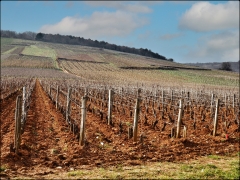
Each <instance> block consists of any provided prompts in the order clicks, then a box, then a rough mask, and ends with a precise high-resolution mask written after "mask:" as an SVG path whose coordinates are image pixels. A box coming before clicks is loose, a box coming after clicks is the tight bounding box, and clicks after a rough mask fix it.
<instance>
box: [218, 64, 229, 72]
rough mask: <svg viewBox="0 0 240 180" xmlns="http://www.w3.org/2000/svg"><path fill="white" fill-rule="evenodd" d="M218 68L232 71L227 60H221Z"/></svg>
mask: <svg viewBox="0 0 240 180" xmlns="http://www.w3.org/2000/svg"><path fill="white" fill-rule="evenodd" d="M219 69H220V70H224V71H232V68H231V64H230V63H229V62H223V63H222V64H221V67H220V68H219Z"/></svg>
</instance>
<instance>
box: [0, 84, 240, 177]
mask: <svg viewBox="0 0 240 180" xmlns="http://www.w3.org/2000/svg"><path fill="white" fill-rule="evenodd" d="M19 93H20V92H17V93H15V94H13V95H12V96H11V97H9V98H8V99H5V100H4V101H1V165H4V166H6V167H7V170H6V172H4V174H5V176H8V177H12V178H13V177H19V176H21V177H22V176H23V177H24V176H27V177H34V178H42V177H43V176H46V175H48V174H59V173H61V172H66V171H69V170H70V168H74V169H83V168H84V169H86V168H92V167H95V166H111V165H119V164H122V165H140V164H144V163H145V162H154V161H172V162H176V161H184V160H190V159H197V158H198V157H200V156H205V155H209V154H218V155H225V154H231V153H235V152H238V151H239V132H238V127H237V125H236V124H232V125H231V126H230V127H229V129H228V132H229V139H228V140H227V139H226V138H225V136H224V135H222V134H218V135H217V136H216V137H213V136H211V135H210V134H209V135H206V133H205V132H204V133H201V132H202V131H205V130H204V129H203V130H202V131H201V130H199V131H197V133H196V134H194V133H192V134H194V136H191V135H189V136H187V138H180V139H174V138H162V137H166V136H165V134H166V133H168V134H169V132H159V131H157V130H154V129H152V130H150V129H148V131H146V132H147V134H145V138H143V140H142V142H140V141H138V142H137V143H133V140H132V139H130V140H128V137H127V133H124V134H119V131H118V129H117V127H111V126H108V125H107V124H106V122H103V120H100V119H99V117H97V116H95V115H94V114H91V113H90V112H88V113H87V122H86V142H85V146H83V147H81V146H80V145H79V143H78V138H79V137H78V136H77V135H74V134H73V133H72V132H71V131H70V130H69V127H68V125H67V124H66V122H65V118H64V116H63V115H62V114H61V113H60V111H58V110H56V108H55V105H54V104H53V102H52V101H51V100H50V98H49V97H48V95H47V94H46V92H45V91H44V90H43V88H42V86H41V85H40V83H39V81H36V86H35V88H34V90H33V92H32V96H31V104H30V109H29V111H28V116H27V122H26V126H25V130H24V133H23V134H22V140H21V145H20V150H19V154H18V155H17V154H15V153H14V152H11V151H10V144H12V143H13V137H14V109H15V101H16V97H17V95H18V94H19Z"/></svg>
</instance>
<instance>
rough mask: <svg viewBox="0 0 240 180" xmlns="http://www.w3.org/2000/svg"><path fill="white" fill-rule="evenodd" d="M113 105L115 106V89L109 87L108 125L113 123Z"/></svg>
mask: <svg viewBox="0 0 240 180" xmlns="http://www.w3.org/2000/svg"><path fill="white" fill-rule="evenodd" d="M112 107H113V91H112V90H111V89H109V98H108V125H112Z"/></svg>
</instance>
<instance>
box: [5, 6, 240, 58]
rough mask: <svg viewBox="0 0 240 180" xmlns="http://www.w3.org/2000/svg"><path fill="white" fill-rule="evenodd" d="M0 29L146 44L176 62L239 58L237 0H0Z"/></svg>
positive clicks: (122, 43)
mask: <svg viewBox="0 0 240 180" xmlns="http://www.w3.org/2000/svg"><path fill="white" fill-rule="evenodd" d="M1 29H2V30H12V31H16V32H18V33H19V32H25V31H32V32H36V33H38V32H42V33H49V34H62V35H72V36H77V37H83V38H86V39H89V38H90V39H92V40H98V41H106V42H108V43H113V44H117V45H122V46H129V47H135V48H147V49H150V50H151V51H153V52H157V53H159V54H160V55H163V56H165V57H166V58H173V59H174V61H175V62H180V63H197V62H199V63H204V62H227V61H235V62H236V61H238V60H239V2H238V1H1Z"/></svg>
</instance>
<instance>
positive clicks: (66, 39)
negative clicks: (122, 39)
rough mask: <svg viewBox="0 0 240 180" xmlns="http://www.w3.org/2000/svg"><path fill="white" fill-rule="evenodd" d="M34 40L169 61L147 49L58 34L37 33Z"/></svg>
mask: <svg viewBox="0 0 240 180" xmlns="http://www.w3.org/2000/svg"><path fill="white" fill-rule="evenodd" d="M36 40H39V41H45V42H53V43H63V44H73V45H82V46H91V47H98V48H100V49H110V50H115V51H120V52H126V53H132V54H138V55H142V56H147V57H152V58H157V59H162V60H169V61H172V59H167V58H166V57H164V56H162V55H159V54H158V53H154V52H152V51H151V50H149V49H143V48H140V49H136V48H131V47H127V46H118V45H116V44H110V43H108V42H105V41H97V40H92V39H84V38H82V37H74V36H68V35H67V36H66V35H59V34H56V35H55V34H44V33H38V34H37V35H36Z"/></svg>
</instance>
